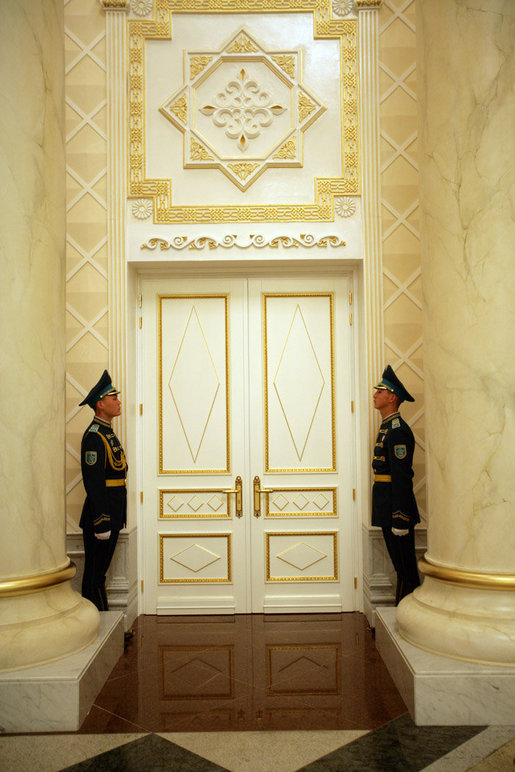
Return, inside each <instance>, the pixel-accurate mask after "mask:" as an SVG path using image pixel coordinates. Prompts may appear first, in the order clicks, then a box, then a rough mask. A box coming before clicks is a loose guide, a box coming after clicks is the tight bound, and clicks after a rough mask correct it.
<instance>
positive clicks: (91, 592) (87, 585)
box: [82, 529, 119, 611]
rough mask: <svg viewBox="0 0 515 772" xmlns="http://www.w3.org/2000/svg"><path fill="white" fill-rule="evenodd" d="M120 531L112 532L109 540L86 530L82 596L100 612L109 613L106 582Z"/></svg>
mask: <svg viewBox="0 0 515 772" xmlns="http://www.w3.org/2000/svg"><path fill="white" fill-rule="evenodd" d="M118 533H119V531H111V535H110V537H109V539H97V538H96V536H95V534H94V533H93V531H90V530H89V529H84V530H83V532H82V538H83V541H84V574H83V576H82V596H83V597H84V598H87V599H88V600H90V601H91V602H92V603H94V604H95V606H96V607H97V609H98V610H99V611H107V610H108V608H109V606H108V604H107V595H106V589H105V581H106V574H107V569H108V568H109V565H110V563H111V559H112V557H113V554H114V550H115V547H116V542H117V541H118Z"/></svg>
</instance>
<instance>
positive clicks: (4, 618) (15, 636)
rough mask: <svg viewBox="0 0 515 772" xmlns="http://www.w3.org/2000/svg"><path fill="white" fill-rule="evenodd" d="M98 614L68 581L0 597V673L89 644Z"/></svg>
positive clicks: (94, 631)
mask: <svg viewBox="0 0 515 772" xmlns="http://www.w3.org/2000/svg"><path fill="white" fill-rule="evenodd" d="M98 625H99V613H98V611H97V609H96V608H95V606H94V605H93V604H92V603H90V602H89V601H88V600H85V599H84V598H83V597H82V596H80V595H79V594H78V593H76V592H75V591H74V590H72V587H71V584H70V582H69V581H66V582H63V583H61V584H58V585H55V586H52V587H49V588H48V589H46V590H42V591H38V592H28V593H26V594H20V595H12V596H7V597H1V598H0V673H2V672H7V671H9V670H19V669H20V668H24V667H34V666H35V665H42V664H44V663H46V662H53V661H54V660H58V659H60V658H61V657H66V656H68V655H69V654H73V653H74V652H76V651H80V650H81V649H84V648H85V647H86V646H89V645H90V644H91V643H93V642H94V641H95V639H96V637H97V633H98Z"/></svg>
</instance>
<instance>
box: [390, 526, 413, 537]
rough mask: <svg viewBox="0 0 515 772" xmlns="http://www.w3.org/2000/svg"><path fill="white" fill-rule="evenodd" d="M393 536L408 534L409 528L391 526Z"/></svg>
mask: <svg viewBox="0 0 515 772" xmlns="http://www.w3.org/2000/svg"><path fill="white" fill-rule="evenodd" d="M392 533H393V535H394V536H407V535H408V534H409V528H392Z"/></svg>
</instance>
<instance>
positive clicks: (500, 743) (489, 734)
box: [424, 726, 515, 772]
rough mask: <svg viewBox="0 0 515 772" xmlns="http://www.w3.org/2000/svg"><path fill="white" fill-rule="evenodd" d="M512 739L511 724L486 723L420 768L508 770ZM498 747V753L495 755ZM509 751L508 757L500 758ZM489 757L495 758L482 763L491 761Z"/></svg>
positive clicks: (434, 771)
mask: <svg viewBox="0 0 515 772" xmlns="http://www.w3.org/2000/svg"><path fill="white" fill-rule="evenodd" d="M514 743H515V727H514V726H489V727H488V728H487V729H485V730H484V732H479V734H477V735H476V736H475V737H472V739H470V740H468V741H467V742H465V743H463V745H460V746H458V747H457V748H455V749H454V750H452V751H451V752H450V753H446V754H445V756H442V757H441V758H439V759H438V761H435V762H434V763H433V764H430V765H429V766H428V767H426V768H425V769H424V772H468V770H474V772H487V771H488V772H490V771H491V770H492V772H504V770H506V771H507V770H509V772H514V770H515V760H514V758H513V756H514V755H515V748H514V747H513V745H514ZM498 749H499V753H500V755H499V756H498V757H497V758H495V757H496V752H497V751H498ZM501 751H502V752H503V753H502V754H501ZM509 751H511V756H512V758H511V761H510V760H509V758H508V760H506V759H503V755H505V754H506V752H509ZM508 755H509V754H508ZM490 760H495V765H494V766H491V767H488V766H485V767H483V766H482V764H488V763H491V761H490ZM503 765H504V766H503Z"/></svg>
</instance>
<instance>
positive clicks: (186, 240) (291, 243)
mask: <svg viewBox="0 0 515 772" xmlns="http://www.w3.org/2000/svg"><path fill="white" fill-rule="evenodd" d="M344 246H345V241H343V240H342V239H341V238H340V237H339V236H335V235H328V236H314V235H313V234H312V233H301V234H300V235H299V236H274V237H273V238H271V239H268V238H266V237H265V236H263V235H262V234H255V235H252V234H251V235H250V236H249V237H248V241H246V242H241V241H239V240H238V235H237V234H229V233H228V234H227V235H226V236H224V237H223V238H222V239H221V240H220V239H217V238H214V237H213V236H197V237H195V238H190V237H189V236H173V237H172V238H171V239H163V238H160V237H158V236H156V237H153V238H151V239H149V240H148V241H146V242H145V243H143V244H141V246H140V249H157V248H158V247H159V249H160V250H162V251H165V250H167V249H176V250H182V249H196V250H198V249H205V247H208V248H209V249H217V247H222V248H223V249H232V248H233V247H236V248H238V249H248V248H249V247H256V248H257V249H264V248H265V247H267V248H268V249H278V247H285V248H286V249H289V248H291V247H306V248H308V249H309V248H311V247H322V248H327V247H344Z"/></svg>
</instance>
